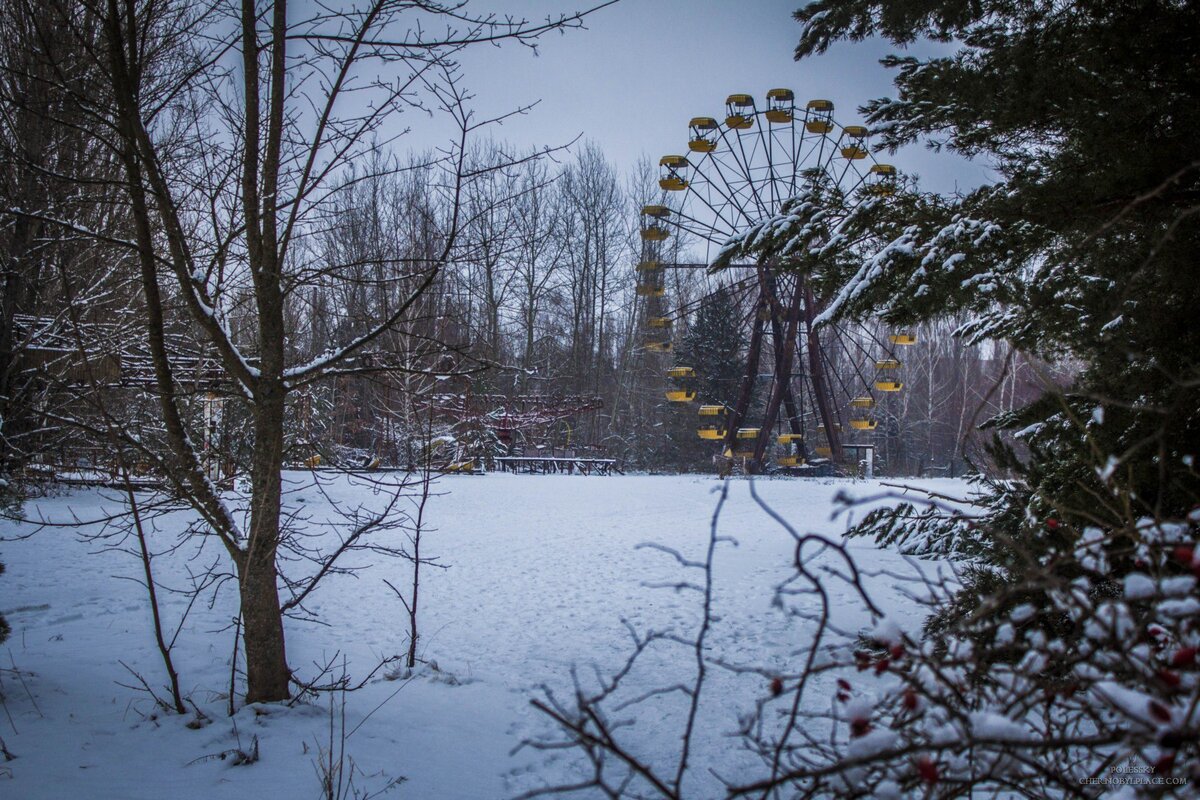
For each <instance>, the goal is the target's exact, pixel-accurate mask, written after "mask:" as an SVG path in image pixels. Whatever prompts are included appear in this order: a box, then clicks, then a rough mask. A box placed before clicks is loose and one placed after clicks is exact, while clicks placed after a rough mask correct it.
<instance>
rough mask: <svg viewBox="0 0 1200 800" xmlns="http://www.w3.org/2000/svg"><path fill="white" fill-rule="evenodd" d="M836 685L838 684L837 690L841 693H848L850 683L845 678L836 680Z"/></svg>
mask: <svg viewBox="0 0 1200 800" xmlns="http://www.w3.org/2000/svg"><path fill="white" fill-rule="evenodd" d="M837 684H838V688H839V689H841V690H842V691H843V692H848V691H850V681H848V680H846V679H845V678H838V680H837Z"/></svg>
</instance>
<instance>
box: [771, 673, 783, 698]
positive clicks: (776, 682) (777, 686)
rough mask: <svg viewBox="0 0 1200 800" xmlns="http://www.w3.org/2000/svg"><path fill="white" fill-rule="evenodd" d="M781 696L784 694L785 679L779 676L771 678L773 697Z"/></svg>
mask: <svg viewBox="0 0 1200 800" xmlns="http://www.w3.org/2000/svg"><path fill="white" fill-rule="evenodd" d="M781 694H783V679H782V678H780V677H778V676H776V677H774V678H771V696H772V697H779V695H781Z"/></svg>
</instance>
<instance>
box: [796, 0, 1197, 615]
mask: <svg viewBox="0 0 1200 800" xmlns="http://www.w3.org/2000/svg"><path fill="white" fill-rule="evenodd" d="M796 17H797V19H798V20H799V21H800V22H801V23H803V25H804V29H803V33H802V37H801V40H800V44H799V46H798V47H797V50H796V56H797V58H804V57H806V56H810V55H814V54H818V53H821V52H824V51H825V50H827V49H828V48H829V47H831V46H833V45H834V44H835V43H836V42H838V41H839V40H852V41H857V40H861V39H864V38H867V37H871V36H882V37H883V38H885V39H887V40H889V41H891V42H892V43H894V44H896V45H898V46H901V47H902V46H905V45H907V44H910V43H912V42H915V41H919V40H922V39H928V38H931V39H935V40H938V41H942V42H954V43H956V45H957V49H956V51H955V52H954V53H953V54H951V55H942V56H936V57H929V58H918V57H914V56H911V55H895V56H890V57H888V58H886V59H884V62H883V63H884V64H885V65H886V66H889V67H891V68H893V69H895V70H896V77H895V85H896V88H897V97H896V98H894V99H879V100H875V101H872V102H870V103H868V104H867V106H866V107H865V108H864V109H863V111H864V113H865V114H866V115H867V118H868V122H869V125H870V127H871V129H872V130H873V132H874V135H875V138H874V142H873V144H874V146H875V148H876V149H879V148H880V146H882V147H883V148H888V149H893V150H894V149H895V148H898V147H901V146H903V145H907V144H911V143H914V142H920V141H923V142H925V143H927V144H929V145H931V146H933V147H935V148H940V147H945V148H948V149H950V150H953V151H956V152H958V153H961V154H964V155H967V156H970V157H975V158H980V159H986V160H987V161H988V162H989V163H991V164H992V165H994V166H995V168H996V170H997V172H998V174H999V175H1000V179H999V181H998V182H997V183H995V184H994V185H989V186H985V187H982V188H980V189H977V190H975V191H973V192H971V193H969V194H967V195H965V196H962V197H954V198H940V197H933V196H924V197H922V196H913V197H910V198H907V199H906V200H905V201H904V202H902V203H900V204H896V205H893V206H892V210H893V211H894V212H895V213H893V214H892V216H891V218H890V219H880V220H877V223H878V224H879V225H881V226H882V227H883V228H885V229H887V231H888V234H889V235H888V236H887V237H886V238H888V239H889V240H890V244H889V245H888V246H886V247H884V248H883V249H882V250H881V251H879V252H876V253H873V254H872V257H871V258H870V259H864V260H863V262H862V265H861V267H860V269H859V272H858V275H857V276H856V277H857V280H856V281H853V282H852V283H853V288H854V291H852V292H847V293H844V294H843V296H841V297H840V298H839V301H838V302H837V303H835V308H834V309H833V313H836V314H841V315H856V314H865V313H869V312H870V311H872V310H878V309H883V314H884V316H885V317H886V318H887V319H889V320H890V321H893V322H897V323H903V322H912V321H916V320H922V319H929V318H932V317H936V316H938V315H941V314H944V313H946V312H948V311H966V312H969V313H971V314H972V316H973V320H974V321H973V322H972V323H970V324H969V325H967V326H965V327H964V328H963V329H962V330H961V331H960V334H961V335H963V336H966V337H967V338H968V339H971V340H983V339H987V338H996V339H1007V340H1009V341H1011V342H1012V343H1014V344H1015V345H1016V346H1018V347H1020V348H1022V349H1024V350H1025V351H1027V352H1031V353H1033V354H1036V355H1038V356H1042V357H1046V358H1050V359H1055V358H1059V359H1062V358H1069V359H1073V360H1075V361H1076V362H1077V363H1079V364H1080V365H1081V368H1080V372H1079V374H1078V376H1077V378H1076V380H1075V382H1074V383H1073V385H1071V386H1069V387H1067V388H1066V389H1065V390H1064V389H1060V388H1059V387H1053V386H1050V387H1047V391H1046V393H1045V395H1044V396H1043V397H1042V399H1041V400H1040V401H1038V402H1036V403H1034V404H1032V405H1031V406H1029V407H1027V408H1024V409H1021V410H1020V411H1018V412H1016V413H1014V414H1012V415H1009V416H1008V417H1006V418H1002V419H996V420H992V421H991V422H990V423H989V424H990V425H992V426H994V427H997V428H1008V429H1010V430H1017V431H1020V433H1019V436H1020V438H1021V439H1022V440H1023V441H1024V442H1025V443H1026V444H1027V445H1028V449H1029V455H1028V456H1027V457H1024V458H1018V457H1017V455H1016V453H1015V452H1014V451H1013V450H1012V449H1010V448H1008V447H1007V446H1005V445H1002V444H999V443H997V444H996V446H995V447H994V449H993V454H994V456H995V458H996V460H997V462H998V465H999V466H1000V467H1003V468H1008V469H1011V470H1013V471H1015V472H1016V473H1017V474H1018V475H1020V477H1021V478H1022V480H1021V481H1020V482H1019V483H1018V484H1015V486H1016V487H1017V488H1016V489H1015V490H1014V488H1013V486H1014V485H1007V486H1006V488H1005V489H1004V491H1003V492H1002V493H1000V492H993V493H992V496H991V499H992V500H993V501H994V503H995V505H994V507H993V511H992V514H991V516H990V518H989V524H988V525H985V526H981V530H985V531H987V533H986V536H987V537H988V538H989V541H987V542H984V543H983V544H982V547H983V550H984V552H985V553H986V555H987V561H988V562H990V564H991V566H992V570H993V571H992V572H990V573H988V574H990V575H991V576H993V577H994V576H996V575H1001V576H1005V577H1006V578H1012V577H1013V576H1014V575H1019V574H1020V572H1021V570H1022V569H1023V568H1024V567H1023V565H1026V564H1029V563H1032V562H1031V561H1030V560H1029V559H1028V556H1029V555H1031V554H1033V555H1038V556H1041V557H1042V558H1041V559H1040V561H1041V562H1042V563H1045V561H1046V559H1047V558H1049V557H1050V556H1051V554H1054V553H1056V552H1059V553H1061V552H1065V551H1066V550H1068V549H1069V548H1070V546H1071V545H1072V544H1073V543H1074V542H1076V541H1077V540H1078V537H1079V534H1080V532H1081V531H1083V530H1084V529H1085V528H1086V527H1089V526H1092V527H1096V528H1100V529H1102V530H1105V531H1107V532H1118V533H1120V532H1121V531H1125V532H1126V534H1127V538H1128V542H1127V544H1128V546H1129V548H1133V547H1135V546H1137V544H1138V543H1139V542H1138V539H1139V535H1138V533H1137V530H1138V524H1137V522H1136V520H1137V519H1138V518H1141V517H1146V518H1153V519H1159V520H1162V519H1184V518H1186V516H1187V515H1188V513H1189V510H1190V509H1191V508H1192V507H1193V506H1194V505H1195V504H1196V502H1197V498H1198V497H1200V479H1198V475H1197V472H1196V471H1195V469H1194V465H1193V462H1192V457H1193V456H1194V454H1196V453H1197V452H1200V394H1198V393H1197V390H1196V389H1197V385H1198V381H1200V366H1198V364H1200V359H1198V358H1197V354H1198V353H1200V326H1197V325H1196V319H1197V309H1200V281H1198V280H1197V277H1200V269H1198V268H1197V257H1196V253H1197V252H1200V214H1198V213H1197V211H1200V157H1198V156H1197V154H1198V153H1200V136H1198V134H1197V131H1200V81H1198V80H1197V78H1196V74H1197V73H1196V69H1195V63H1194V59H1193V58H1191V57H1190V56H1186V55H1184V54H1189V53H1190V54H1194V53H1196V52H1200V8H1198V7H1197V6H1196V4H1192V3H1177V2H1166V1H1164V0H1157V1H1153V0H1152V1H1151V2H1084V3H1072V4H1065V5H1064V4H1061V3H1052V2H1032V3H1012V2H1006V1H1005V0H984V2H979V3H962V2H957V1H956V0H945V1H944V2H932V3H926V2H915V1H914V0H902V2H886V3H885V2H872V1H871V0H822V1H821V2H816V3H813V4H811V5H808V6H806V7H805V8H803V9H801V10H800V11H798V12H796ZM871 523H872V524H871V525H868V526H867V527H868V529H871V528H872V525H874V526H875V527H874V530H875V532H880V530H881V527H880V526H883V527H886V524H887V523H885V522H882V521H881V520H880V518H879V517H878V515H877V516H876V518H875V519H873V520H872V521H871ZM1189 535H1193V536H1194V531H1193V532H1192V533H1190V534H1189ZM1118 538H1119V537H1118ZM1114 563H1115V564H1118V565H1119V564H1120V563H1121V562H1120V559H1119V558H1118V559H1117V560H1116V561H1115V562H1114ZM1076 568H1077V567H1072V566H1070V565H1066V566H1064V567H1062V569H1065V570H1070V569H1076ZM971 588H972V587H971V586H969V587H968V591H966V592H964V594H963V595H962V597H963V598H966V599H965V600H964V602H965V603H967V604H970V603H972V602H975V601H973V600H971V599H970V598H971V597H972V596H975V597H976V598H977V594H975V593H974V592H972V591H971ZM973 588H979V587H977V586H976V587H973Z"/></svg>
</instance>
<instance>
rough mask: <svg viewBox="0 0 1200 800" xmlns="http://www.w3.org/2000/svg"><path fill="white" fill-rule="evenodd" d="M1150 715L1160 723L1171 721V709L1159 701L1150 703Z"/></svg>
mask: <svg viewBox="0 0 1200 800" xmlns="http://www.w3.org/2000/svg"><path fill="white" fill-rule="evenodd" d="M1150 713H1151V714H1153V715H1154V717H1155V719H1157V720H1158V721H1159V722H1170V721H1171V709H1169V708H1167V707H1166V706H1164V705H1163V704H1162V703H1160V702H1158V701H1157V700H1151V701H1150Z"/></svg>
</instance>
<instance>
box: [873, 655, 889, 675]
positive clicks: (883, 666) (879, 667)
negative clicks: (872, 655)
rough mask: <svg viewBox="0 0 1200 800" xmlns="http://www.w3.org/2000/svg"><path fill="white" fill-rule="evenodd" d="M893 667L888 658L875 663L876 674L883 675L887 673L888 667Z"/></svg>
mask: <svg viewBox="0 0 1200 800" xmlns="http://www.w3.org/2000/svg"><path fill="white" fill-rule="evenodd" d="M891 665H892V662H891V661H889V660H888V659H886V658H881V659H879V660H878V661H876V662H875V674H876V675H882V674H883V673H885V672H887V669H888V667H890V666H891Z"/></svg>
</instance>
